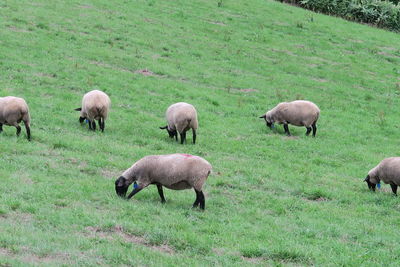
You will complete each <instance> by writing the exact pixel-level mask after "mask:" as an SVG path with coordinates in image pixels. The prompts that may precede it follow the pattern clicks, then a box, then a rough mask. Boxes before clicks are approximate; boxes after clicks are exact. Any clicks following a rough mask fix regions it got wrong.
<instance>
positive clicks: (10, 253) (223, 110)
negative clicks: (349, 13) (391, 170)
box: [0, 0, 400, 266]
mask: <svg viewBox="0 0 400 267" xmlns="http://www.w3.org/2000/svg"><path fill="white" fill-rule="evenodd" d="M0 18H1V19H0V26H1V28H0V95H1V96H3V95H15V96H21V97H24V98H25V99H26V100H27V102H28V104H29V106H30V111H31V117H32V138H33V140H32V142H28V141H27V140H26V138H25V132H24V131H23V134H22V135H21V136H20V137H19V138H17V137H16V136H15V129H14V128H11V127H4V132H3V133H1V134H0V151H1V152H0V229H1V230H0V265H5V266H7V265H12V266H26V265H27V264H28V265H45V266H59V265H61V264H64V265H68V266H69V265H82V266H83V265H84V266H95V265H113V266H116V265H135V266H138V265H140V266H176V265H180V266H205V265H212V264H213V265H219V266H221V265H226V266H246V265H253V264H260V265H289V266H298V265H318V266H322V265H323V266H337V265H345V266H376V265H385V266H387V265H392V266H397V265H398V264H399V262H400V256H399V255H400V248H399V246H398V240H399V238H400V234H399V231H398V226H399V224H400V223H399V219H398V214H399V211H400V204H399V203H400V202H399V201H400V200H399V199H398V198H395V197H393V196H392V195H391V193H390V189H389V186H387V185H384V186H383V189H382V190H380V192H377V193H375V194H374V193H371V192H369V191H368V190H367V186H366V184H365V183H363V182H362V181H363V178H364V177H365V176H366V174H367V172H368V170H369V169H371V168H372V167H374V166H375V165H376V164H378V162H379V161H380V160H381V159H383V158H385V157H388V156H396V155H399V154H398V148H399V145H400V141H399V130H400V129H399V127H400V123H399V108H398V107H399V104H400V101H399V95H400V80H399V78H398V77H399V74H400V67H399V66H400V65H399V63H400V50H399V46H398V44H399V35H396V34H394V33H391V32H386V31H383V30H379V29H375V28H370V27H368V26H365V25H360V24H354V23H350V22H347V21H344V20H341V19H338V18H332V17H328V16H324V15H318V14H314V13H311V12H309V11H306V10H302V9H299V8H295V7H292V6H288V5H284V4H281V3H278V2H274V1H261V0H254V1H250V2H249V1H247V2H246V1H221V0H219V1H204V0H199V1H197V0H194V1H156V0H149V1H106V0H101V1H100V0H98V1H93V0H87V1H84V2H79V1H44V0H43V1H22V0H21V1H3V2H1V3H0ZM140 70H148V71H150V72H151V73H153V74H154V75H152V76H151V75H150V76H145V75H142V74H141V73H138V71H140ZM92 89H100V90H103V91H105V92H107V93H108V94H109V95H110V97H111V100H112V110H111V112H110V116H109V119H108V120H107V121H106V130H105V133H104V134H102V133H100V132H95V133H93V132H89V131H88V129H87V127H81V126H80V125H79V123H78V117H79V113H78V112H76V111H73V109H74V108H76V107H78V106H79V105H80V102H81V97H82V95H83V94H84V93H85V92H87V91H89V90H92ZM294 99H308V100H311V101H313V102H315V103H317V104H318V105H319V107H320V109H321V117H320V120H319V123H318V127H319V128H318V133H317V137H316V138H315V139H313V138H311V137H309V138H307V137H305V136H304V133H305V128H298V127H293V126H290V130H291V132H292V134H293V136H294V137H292V138H287V137H285V136H284V134H283V128H282V127H281V126H278V127H277V129H276V130H275V131H270V130H269V129H267V128H266V126H265V123H264V122H263V121H262V120H261V119H259V118H258V116H260V115H262V114H263V113H264V112H265V111H266V110H268V109H270V108H272V107H273V106H275V105H276V104H277V103H279V102H281V101H289V100H294ZM178 101H186V102H189V103H191V104H193V105H194V106H195V107H196V108H197V110H198V114H199V123H200V127H199V131H198V143H197V144H196V145H192V144H191V143H190V142H191V134H188V144H186V145H180V144H177V143H175V142H174V141H172V140H170V139H169V138H168V135H167V133H166V131H161V130H159V129H158V127H159V126H162V125H165V119H164V112H165V110H166V108H167V107H168V106H169V105H170V104H172V103H174V102H178ZM175 152H182V153H191V154H196V155H199V156H202V157H204V158H205V159H207V160H208V161H209V162H210V163H211V164H212V165H213V174H212V175H211V176H210V177H209V179H208V181H207V183H206V186H205V188H204V191H205V193H206V210H205V212H200V211H198V210H191V209H190V207H191V204H192V203H193V201H194V199H195V194H194V192H193V191H191V190H186V191H170V190H166V192H165V194H166V199H167V203H166V204H165V205H162V204H161V203H160V201H159V196H158V194H157V189H156V188H155V187H154V186H153V187H149V188H147V189H146V190H143V191H142V192H140V193H139V194H137V195H136V196H135V197H134V198H133V199H132V200H130V201H125V200H122V199H120V198H118V197H117V196H116V194H115V191H114V180H115V179H116V178H117V177H118V176H119V175H120V174H121V173H122V172H123V171H124V170H125V169H127V168H128V167H130V166H131V165H132V164H133V163H134V162H135V161H136V160H138V159H140V158H141V157H143V156H145V155H149V154H167V153H175Z"/></svg>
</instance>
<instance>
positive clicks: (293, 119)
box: [260, 100, 320, 137]
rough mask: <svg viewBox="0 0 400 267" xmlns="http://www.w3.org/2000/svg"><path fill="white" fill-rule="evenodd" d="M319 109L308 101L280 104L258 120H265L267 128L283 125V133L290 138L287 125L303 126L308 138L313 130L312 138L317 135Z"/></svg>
mask: <svg viewBox="0 0 400 267" xmlns="http://www.w3.org/2000/svg"><path fill="white" fill-rule="evenodd" d="M319 113H320V111H319V108H318V107H317V105H315V104H314V103H312V102H310V101H305V100H296V101H292V102H282V103H280V104H278V105H277V106H276V107H274V108H273V109H271V110H270V111H268V112H267V113H266V114H265V115H263V116H261V117H260V118H263V119H265V122H266V123H267V126H268V127H269V128H271V129H272V128H273V127H274V123H275V122H276V123H279V124H283V127H284V129H285V133H286V134H287V135H288V136H290V132H289V127H288V124H293V125H296V126H305V127H306V128H307V132H306V135H307V136H308V135H309V134H310V132H311V127H312V130H313V136H314V137H315V134H316V133H317V125H316V123H317V120H318V118H319Z"/></svg>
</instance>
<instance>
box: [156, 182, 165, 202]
mask: <svg viewBox="0 0 400 267" xmlns="http://www.w3.org/2000/svg"><path fill="white" fill-rule="evenodd" d="M157 189H158V194H159V195H160V197H161V203H165V198H164V192H163V189H162V185H160V184H158V185H157Z"/></svg>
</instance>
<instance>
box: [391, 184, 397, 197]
mask: <svg viewBox="0 0 400 267" xmlns="http://www.w3.org/2000/svg"><path fill="white" fill-rule="evenodd" d="M390 186H391V187H392V192H393V194H395V195H396V196H397V185H395V184H390Z"/></svg>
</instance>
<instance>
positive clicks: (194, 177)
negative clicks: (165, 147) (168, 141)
mask: <svg viewBox="0 0 400 267" xmlns="http://www.w3.org/2000/svg"><path fill="white" fill-rule="evenodd" d="M211 168H212V166H211V164H210V163H209V162H208V161H206V160H205V159H203V158H201V157H198V156H193V155H189V154H168V155H151V156H146V157H144V158H142V159H140V160H138V161H137V162H136V163H134V164H133V165H132V167H130V168H129V169H127V170H126V171H125V172H123V173H122V175H121V176H120V177H119V178H118V179H117V180H116V181H115V191H116V193H117V195H119V196H120V197H125V196H126V192H127V191H128V188H129V186H130V185H131V184H132V183H135V184H134V189H133V190H132V192H131V193H130V194H129V195H128V199H130V198H131V197H133V196H134V195H135V194H136V193H138V192H139V191H140V190H142V189H143V188H145V187H147V186H148V185H151V184H155V185H157V189H158V193H159V195H160V197H161V203H165V198H164V193H163V188H162V187H163V186H165V187H166V188H169V189H173V190H183V189H190V188H194V191H195V192H196V200H195V202H194V203H193V208H196V207H197V206H199V205H200V209H202V210H204V208H205V199H204V194H203V191H202V187H203V184H204V182H205V181H206V179H207V177H208V175H209V174H210V172H211Z"/></svg>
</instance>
